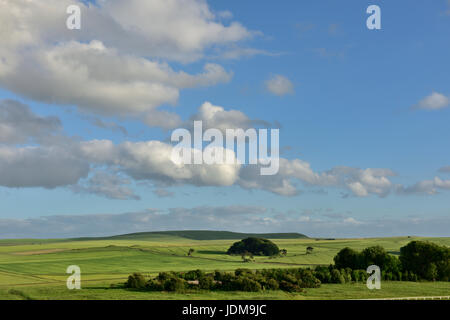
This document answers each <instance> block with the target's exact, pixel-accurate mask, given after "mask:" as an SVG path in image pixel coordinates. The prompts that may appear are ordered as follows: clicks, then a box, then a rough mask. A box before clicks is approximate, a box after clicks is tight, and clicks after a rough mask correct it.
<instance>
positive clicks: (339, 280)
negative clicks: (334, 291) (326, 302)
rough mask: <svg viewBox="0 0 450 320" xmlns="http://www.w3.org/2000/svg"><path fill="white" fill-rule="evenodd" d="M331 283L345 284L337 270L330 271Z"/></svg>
mask: <svg viewBox="0 0 450 320" xmlns="http://www.w3.org/2000/svg"><path fill="white" fill-rule="evenodd" d="M331 282H332V283H345V279H344V277H343V276H342V275H341V273H340V272H339V270H337V269H333V270H332V271H331Z"/></svg>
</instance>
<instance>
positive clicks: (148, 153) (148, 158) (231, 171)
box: [79, 140, 240, 186]
mask: <svg viewBox="0 0 450 320" xmlns="http://www.w3.org/2000/svg"><path fill="white" fill-rule="evenodd" d="M172 150H173V147H172V146H171V145H169V144H166V143H163V142H160V141H146V142H124V143H122V144H119V145H115V144H114V143H113V142H111V141H109V140H92V141H85V142H82V143H81V144H80V148H79V152H80V156H81V157H82V158H84V159H88V160H89V161H90V162H91V163H93V164H97V165H108V166H113V167H116V168H118V169H119V170H121V171H123V172H124V173H126V174H127V175H129V176H130V177H132V178H133V179H135V180H150V181H156V182H161V183H164V184H169V185H176V184H183V183H186V184H192V185H197V186H205V185H207V186H231V185H233V184H234V183H235V181H236V180H237V178H238V175H239V170H240V165H239V164H237V162H236V164H211V165H206V164H203V165H188V164H182V163H180V164H178V163H176V162H174V161H173V159H172ZM192 152H196V151H195V150H194V149H192ZM225 152H231V153H233V154H234V152H233V151H231V150H229V151H226V150H224V153H225Z"/></svg>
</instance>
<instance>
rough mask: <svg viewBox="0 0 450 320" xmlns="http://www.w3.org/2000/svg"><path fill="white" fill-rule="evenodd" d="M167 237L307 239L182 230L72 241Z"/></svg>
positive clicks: (285, 234) (294, 234)
mask: <svg viewBox="0 0 450 320" xmlns="http://www.w3.org/2000/svg"><path fill="white" fill-rule="evenodd" d="M167 236H169V237H170V236H173V237H181V238H186V239H190V240H241V239H244V238H248V237H258V238H266V239H302V238H308V237H307V236H305V235H304V234H301V233H239V232H230V231H210V230H183V231H155V232H138V233H129V234H123V235H118V236H112V237H101V238H79V239H73V240H153V239H157V238H160V237H161V238H164V237H167Z"/></svg>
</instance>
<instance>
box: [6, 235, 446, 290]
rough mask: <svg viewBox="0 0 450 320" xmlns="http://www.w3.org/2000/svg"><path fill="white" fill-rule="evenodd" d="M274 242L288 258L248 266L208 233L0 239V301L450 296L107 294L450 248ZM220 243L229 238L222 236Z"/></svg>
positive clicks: (398, 242) (388, 285)
mask: <svg viewBox="0 0 450 320" xmlns="http://www.w3.org/2000/svg"><path fill="white" fill-rule="evenodd" d="M238 236H239V235H236V237H238ZM272 236H273V237H277V238H278V239H272V240H273V241H274V242H275V243H276V244H277V245H278V246H279V247H280V248H284V249H287V251H288V254H287V256H286V257H277V258H268V257H256V260H255V262H252V263H243V262H242V261H241V258H240V257H236V256H229V255H227V254H226V253H225V252H226V250H227V249H228V247H229V246H230V245H231V244H232V243H233V242H234V241H236V240H235V239H222V240H211V238H213V236H211V235H210V234H209V235H205V234H202V235H200V236H195V235H193V234H192V233H188V234H186V233H184V234H183V233H178V234H177V233H170V234H169V233H146V234H135V235H128V236H126V235H124V236H117V237H111V238H101V239H93V238H90V239H72V240H70V239H60V240H58V239H54V240H33V239H23V240H0V299H28V298H31V299H230V298H232V299H352V298H383V297H409V296H438V295H450V283H442V282H435V283H422V282H421V283H414V282H383V283H382V289H381V290H372V291H371V290H368V289H367V288H366V286H365V284H361V283H359V284H345V285H337V284H329V285H322V286H321V288H318V289H309V290H307V292H306V293H302V294H289V293H284V292H281V291H276V292H262V293H247V292H245V293H244V292H234V293H229V292H227V293H221V292H213V293H211V292H204V293H202V292H199V293H195V292H193V293H188V294H170V293H153V292H152V293H150V292H137V291H129V290H124V289H116V288H110V285H111V284H117V283H121V282H124V281H125V280H126V278H127V276H128V275H129V274H130V273H132V272H141V273H143V274H145V275H147V276H149V277H150V276H154V275H156V274H157V273H158V272H160V271H187V270H193V269H202V270H205V271H213V270H225V271H231V270H235V269H237V268H244V267H245V268H251V269H261V268H291V267H301V266H315V265H328V264H330V263H332V261H333V257H334V256H335V254H336V253H337V252H338V251H339V250H340V249H342V248H343V247H347V246H348V247H351V248H354V249H357V250H361V249H363V248H365V247H368V246H372V245H381V246H383V247H384V248H386V250H387V251H389V252H390V253H392V254H394V255H395V254H398V253H399V249H400V247H402V246H404V245H406V244H407V243H408V242H410V241H412V240H417V239H420V240H429V241H433V242H436V243H439V244H443V245H447V246H449V245H450V238H428V239H427V238H407V237H402V238H377V239H336V240H316V239H308V238H304V237H300V236H299V237H297V238H296V239H280V238H283V236H280V235H276V234H273V235H272ZM291 236H293V237H294V236H295V235H291ZM218 237H219V238H224V237H225V238H227V237H230V236H229V235H223V234H222V235H220V236H218ZM198 238H202V239H204V238H206V239H208V240H197V239H198ZM231 238H233V237H231ZM308 246H311V247H313V248H314V251H313V253H312V254H306V253H305V252H306V248H307V247H308ZM189 248H193V249H195V253H194V254H193V256H191V257H188V256H187V252H188V250H189ZM69 265H78V266H79V267H80V268H81V272H82V290H68V289H67V288H66V286H65V281H66V279H67V277H68V275H67V274H66V273H65V271H66V268H67V267H68V266H69Z"/></svg>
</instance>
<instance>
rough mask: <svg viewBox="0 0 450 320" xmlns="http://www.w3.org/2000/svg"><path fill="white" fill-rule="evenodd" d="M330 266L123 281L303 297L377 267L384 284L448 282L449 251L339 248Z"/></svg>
mask: <svg viewBox="0 0 450 320" xmlns="http://www.w3.org/2000/svg"><path fill="white" fill-rule="evenodd" d="M334 262H335V263H334V264H330V265H329V266H316V267H315V268H287V269H262V270H250V269H242V268H241V269H237V270H235V271H234V272H224V271H215V272H210V273H206V272H204V271H202V270H193V271H188V272H161V273H159V274H158V276H157V277H155V278H152V279H149V280H147V279H146V278H145V277H144V276H143V275H142V274H140V273H133V274H132V275H130V276H129V277H128V281H127V282H126V283H125V287H127V288H134V289H140V290H148V291H178V292H183V291H185V290H221V291H250V292H258V291H263V290H283V291H288V292H302V291H303V290H304V289H305V288H318V287H320V285H321V284H322V283H349V282H365V281H366V280H367V278H368V276H369V275H368V274H367V272H366V269H367V267H368V266H369V265H373V264H375V265H377V266H379V267H380V269H381V272H382V273H381V275H382V279H383V280H390V281H421V280H431V281H450V249H449V248H448V247H445V246H439V245H437V244H434V243H430V242H424V241H412V242H410V243H409V244H407V245H406V246H404V247H402V248H401V249H400V256H399V257H398V258H397V257H395V256H393V255H391V254H389V253H388V252H386V250H385V249H384V248H383V247H380V246H372V247H368V248H366V249H364V250H362V251H361V252H359V251H356V250H353V249H351V248H344V249H342V250H340V251H339V252H338V254H337V255H336V256H335V257H334Z"/></svg>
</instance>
